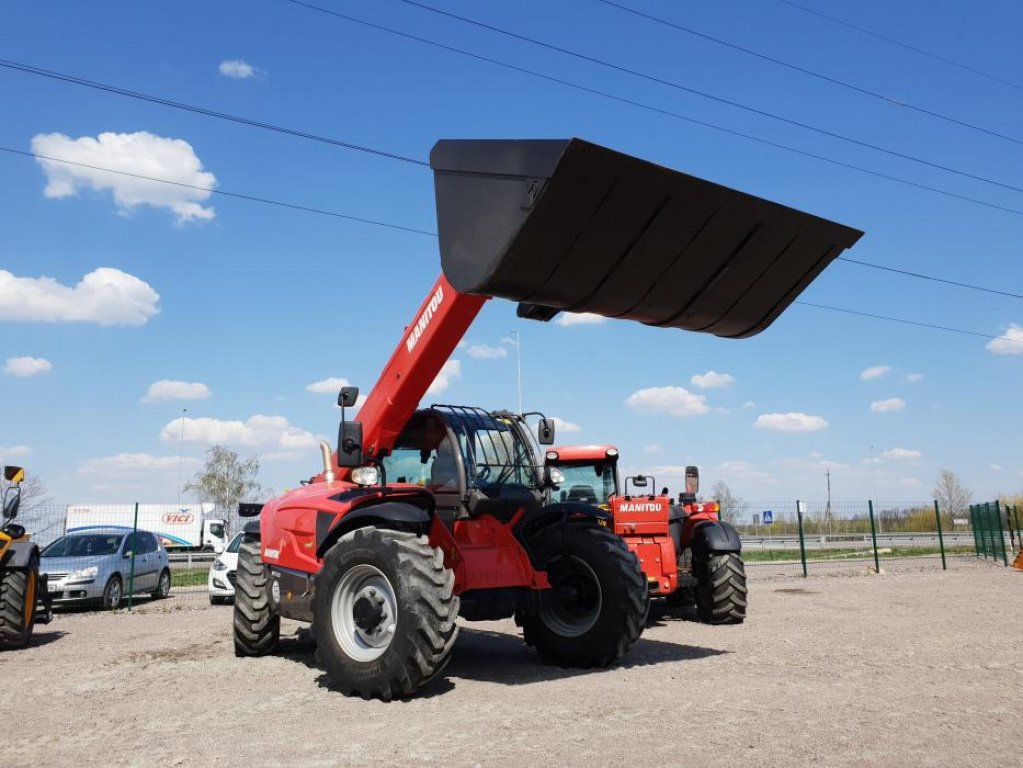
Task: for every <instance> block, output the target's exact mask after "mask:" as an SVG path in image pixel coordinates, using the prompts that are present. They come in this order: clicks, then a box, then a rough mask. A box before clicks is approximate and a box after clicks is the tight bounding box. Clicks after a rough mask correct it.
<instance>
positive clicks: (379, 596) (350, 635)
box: [330, 563, 398, 662]
mask: <svg viewBox="0 0 1023 768" xmlns="http://www.w3.org/2000/svg"><path fill="white" fill-rule="evenodd" d="M356 605H359V606H360V609H361V610H360V612H364V610H365V607H366V606H367V605H369V606H371V608H372V609H373V611H374V615H375V616H379V619H378V620H376V621H375V622H373V626H365V625H366V624H367V621H366V620H365V617H363V620H362V625H360V623H359V622H358V621H357V619H356ZM330 622H331V626H332V628H333V630H334V637H335V638H336V639H337V642H338V644H339V645H340V646H341V650H342V651H344V653H345V655H346V656H348V657H349V658H351V659H352V660H354V661H359V662H369V661H375V660H376V659H379V658H380V657H381V656H382V655H383V654H384V651H386V650H387V649H388V648H389V647H390V645H391V641H392V640H393V639H394V634H395V631H396V630H397V625H398V599H397V598H396V597H395V595H394V588H393V587H391V582H389V581H388V580H387V577H386V576H384V574H383V573H382V572H381V571H380V570H379V569H378V568H375V567H374V566H372V565H367V564H365V563H361V564H359V565H353V566H352V567H351V568H349V569H348V570H347V571H346V572H345V575H344V576H342V577H341V581H339V582H338V584H337V586H336V587H334V594H333V596H332V597H331V600H330Z"/></svg>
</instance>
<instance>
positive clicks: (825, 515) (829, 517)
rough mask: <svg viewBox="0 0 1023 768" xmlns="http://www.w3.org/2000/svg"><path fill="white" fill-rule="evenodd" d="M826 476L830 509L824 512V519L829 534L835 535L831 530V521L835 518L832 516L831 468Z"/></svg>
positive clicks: (826, 472)
mask: <svg viewBox="0 0 1023 768" xmlns="http://www.w3.org/2000/svg"><path fill="white" fill-rule="evenodd" d="M824 474H825V475H827V478H828V507H827V509H826V510H825V512H824V518H825V519H826V520H827V521H828V533H829V534H830V533H833V531H832V530H831V528H832V525H831V521H832V517H833V516H832V514H831V467H828V468H827V470H826V471H825V473H824Z"/></svg>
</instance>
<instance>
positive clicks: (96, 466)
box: [78, 453, 199, 477]
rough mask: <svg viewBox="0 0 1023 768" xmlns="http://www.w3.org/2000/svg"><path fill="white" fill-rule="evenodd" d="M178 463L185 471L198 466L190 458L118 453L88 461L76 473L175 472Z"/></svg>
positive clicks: (96, 474) (96, 475) (97, 474)
mask: <svg viewBox="0 0 1023 768" xmlns="http://www.w3.org/2000/svg"><path fill="white" fill-rule="evenodd" d="M179 461H180V463H181V468H182V469H185V470H191V469H195V468H196V467H198V465H199V460H198V459H195V458H192V457H183V458H180V459H179V458H178V457H177V456H153V455H152V454H151V453H118V454H117V455H115V456H104V457H102V458H97V459H88V460H87V461H84V462H83V463H82V464H81V466H79V467H78V471H79V473H81V474H83V475H92V476H95V477H109V476H110V475H111V474H116V475H124V474H134V473H142V472H169V471H172V470H173V471H174V472H177V470H178V463H179Z"/></svg>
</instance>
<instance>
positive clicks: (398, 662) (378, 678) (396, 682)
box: [313, 528, 459, 701]
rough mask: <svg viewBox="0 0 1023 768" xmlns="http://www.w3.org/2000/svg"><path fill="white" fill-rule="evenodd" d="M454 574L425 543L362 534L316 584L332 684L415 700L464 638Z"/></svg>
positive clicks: (333, 552) (337, 548) (326, 562)
mask: <svg viewBox="0 0 1023 768" xmlns="http://www.w3.org/2000/svg"><path fill="white" fill-rule="evenodd" d="M454 586H455V574H454V572H453V571H452V570H450V569H448V568H445V567H444V554H443V553H442V552H441V551H440V550H439V549H434V548H433V547H431V546H430V543H429V540H428V539H427V538H426V537H425V536H416V535H415V534H413V533H403V532H399V531H388V530H380V529H376V528H360V529H358V530H355V531H353V532H352V533H349V534H347V535H345V536H343V537H341V539H339V540H338V542H337V543H336V544H335V545H334V546H333V547H331V548H330V549H329V550H328V551H327V553H326V554H325V555H324V557H323V568H322V569H321V570H320V572H319V574H318V575H317V577H316V595H315V598H314V600H315V604H314V615H315V616H316V621H314V622H313V633H314V635H315V637H316V647H317V654H318V657H319V659H320V661H321V662H322V663H323V665H324V667H326V671H327V676H328V677H329V678H330V680H331V682H332V683H333V684H334V685H335V686H337V687H338V688H340V689H341V691H342V692H344V693H345V694H348V695H356V696H362V697H363V698H366V699H369V698H378V699H382V700H384V701H389V700H391V699H392V698H395V697H403V696H410V695H411V694H413V693H415V692H416V691H417V690H418V689H420V688H422V687H423V686H425V685H427V684H428V683H429V682H430V681H431V680H433V679H434V678H435V677H436V676H437V675H438V674H440V672H441V671H442V670H443V669H444V667H445V665H446V664H447V662H448V659H449V658H450V655H451V649H452V647H453V646H454V644H455V638H456V637H457V636H458V627H457V625H456V624H455V619H456V618H457V616H458V607H459V601H458V598H457V597H455V596H454V593H453V590H454Z"/></svg>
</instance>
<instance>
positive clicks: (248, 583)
mask: <svg viewBox="0 0 1023 768" xmlns="http://www.w3.org/2000/svg"><path fill="white" fill-rule="evenodd" d="M234 596H235V600H234V653H235V656H266V655H267V654H268V653H273V652H274V651H275V650H277V645H278V643H279V642H280V639H281V616H280V613H278V611H277V607H276V606H275V605H274V603H273V601H272V600H271V599H270V569H269V568H267V567H266V566H265V565H264V564H263V560H262V557H261V554H260V545H259V538H258V537H256V536H246V537H245V538H244V539H242V543H241V546H240V547H239V548H238V582H237V583H236V584H235V588H234Z"/></svg>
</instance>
